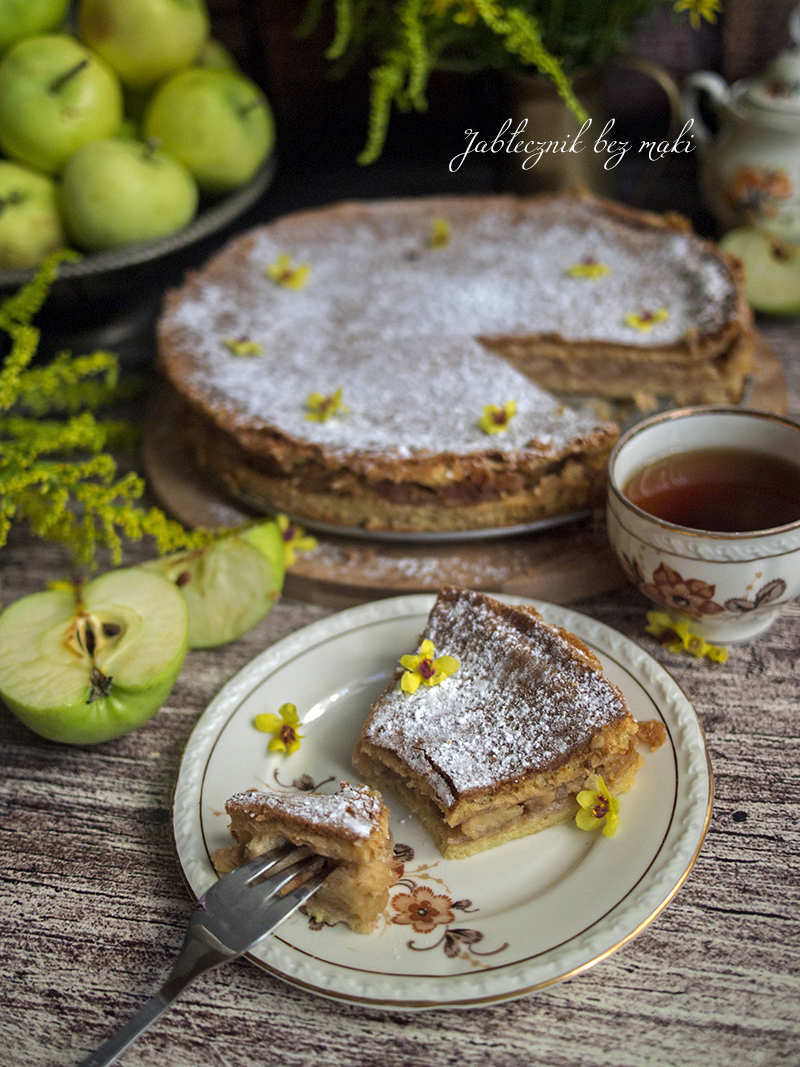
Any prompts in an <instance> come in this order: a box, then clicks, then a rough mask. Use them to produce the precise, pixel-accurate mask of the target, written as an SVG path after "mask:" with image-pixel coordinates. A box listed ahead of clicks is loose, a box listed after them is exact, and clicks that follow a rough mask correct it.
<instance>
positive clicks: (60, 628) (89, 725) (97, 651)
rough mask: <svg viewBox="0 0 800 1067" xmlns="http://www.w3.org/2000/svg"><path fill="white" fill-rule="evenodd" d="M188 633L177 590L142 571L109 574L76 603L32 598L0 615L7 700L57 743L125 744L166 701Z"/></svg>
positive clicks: (54, 594)
mask: <svg viewBox="0 0 800 1067" xmlns="http://www.w3.org/2000/svg"><path fill="white" fill-rule="evenodd" d="M188 626H189V623H188V617H187V612H186V604H185V602H184V599H183V597H182V596H180V594H179V593H178V592H177V590H176V589H175V586H174V585H172V584H171V583H170V582H167V581H165V580H164V579H163V578H162V577H161V576H160V575H158V574H148V573H147V572H145V571H142V570H141V568H139V567H130V568H126V569H123V570H116V571H109V572H108V573H107V574H104V575H102V576H101V577H100V578H96V579H95V580H94V581H92V582H90V583H89V584H88V585H87V586H86V587H85V588H84V589H83V590H82V592H81V593H80V594H79V595H76V594H74V593H72V592H64V591H54V590H53V591H48V592H43V593H33V594H32V595H31V596H26V597H23V598H22V599H21V600H17V601H16V602H15V603H13V604H12V605H11V606H10V607H8V608H6V610H5V611H4V612H3V614H2V615H0V696H2V698H3V700H5V702H6V704H7V705H8V706H9V708H10V709H11V710H12V711H13V712H14V713H15V715H17V716H18V718H20V719H21V720H22V721H23V722H24V723H25V725H26V726H29V727H30V729H31V730H33V731H34V732H35V733H37V734H40V735H41V736H42V737H47V738H50V740H52V741H65V742H67V743H68V744H75V745H85V744H92V743H94V742H96V741H109V740H111V738H114V737H120V736H122V734H126V733H129V732H130V731H131V730H135V729H136V728H137V727H139V726H141V725H142V724H143V723H145V722H147V720H148V719H150V718H152V716H153V715H154V714H155V713H156V711H158V709H159V708H160V707H161V705H162V704H163V703H164V701H165V700H166V699H167V697H168V696H169V693H170V690H171V689H172V686H173V685H174V684H175V680H176V678H177V677H178V674H179V673H180V669H181V666H182V664H183V660H184V656H185V654H186V637H187V633H188Z"/></svg>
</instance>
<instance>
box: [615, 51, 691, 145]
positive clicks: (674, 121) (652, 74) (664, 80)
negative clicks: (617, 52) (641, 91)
mask: <svg viewBox="0 0 800 1067" xmlns="http://www.w3.org/2000/svg"><path fill="white" fill-rule="evenodd" d="M616 62H617V63H618V64H619V65H620V66H621V67H627V68H628V70H637V71H638V72H639V73H640V74H645V75H647V77H648V78H652V80H653V81H654V82H655V83H656V85H658V86H660V88H661V89H662V90H663V92H664V95H665V96H666V98H667V103H668V104H669V128H668V130H667V137H668V138H670V139H672V138H673V137H675V136H677V134H678V132H679V130H680V126H681V121H682V108H681V94H680V90H679V89H678V86H677V85H676V84H675V81H674V80H673V78H672V76H671V75H670V74H668V73H667V71H666V70H664V68H663V67H660V66H659V65H658V64H657V63H651V62H650V60H649V59H642V58H641V57H640V56H621V57H619V58H618V59H617V60H616Z"/></svg>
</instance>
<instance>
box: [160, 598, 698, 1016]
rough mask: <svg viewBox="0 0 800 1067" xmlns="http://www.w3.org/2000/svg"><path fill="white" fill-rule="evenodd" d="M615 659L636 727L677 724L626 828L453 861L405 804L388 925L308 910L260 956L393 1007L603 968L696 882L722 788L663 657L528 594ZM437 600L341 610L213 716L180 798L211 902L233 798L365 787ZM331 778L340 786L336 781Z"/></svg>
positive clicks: (464, 998)
mask: <svg viewBox="0 0 800 1067" xmlns="http://www.w3.org/2000/svg"><path fill="white" fill-rule="evenodd" d="M501 599H503V600H505V601H506V602H508V603H528V604H530V603H532V604H534V606H535V607H537V608H538V609H539V611H541V613H542V614H543V615H544V617H545V618H546V619H547V620H548V621H549V622H553V623H555V624H557V625H559V626H565V627H567V628H568V629H569V630H572V631H573V632H574V633H576V634H577V635H578V636H579V637H580V638H581V639H582V640H584V641H585V642H586V643H587V644H588V645H589V646H590V647H591V648H592V649H593V650H594V651H595V652H596V653H597V655H598V656H599V657H600V659H601V661H602V663H603V666H604V669H605V671H606V673H607V675H608V677H609V678H610V679H611V680H612V681H613V682H614V683H616V684H617V685H618V686H619V687H620V688H621V689H622V691H623V693H624V694H625V697H626V699H627V701H628V704H629V706H630V708H631V711H632V712H633V715H634V717H635V718H637V719H652V718H661V719H662V720H663V722H664V724H665V726H666V730H667V743H666V744H665V745H663V746H662V747H661V748H660V749H658V750H657V751H656V752H650V751H646V752H645V765H644V767H643V768H642V769H641V770H640V772H639V774H638V775H637V778H636V783H635V785H634V787H633V789H632V790H631V792H630V793H627V794H626V795H625V796H623V797H622V807H621V812H620V826H619V829H618V830H617V833H616V834H615V836H614V837H611V838H605V837H603V836H602V835H600V834H597V833H585V832H583V831H581V830H579V829H578V828H577V827H576V826H575V824H574V823H568V824H566V825H563V826H557V827H553V828H551V829H549V830H546V831H544V832H543V833H539V834H535V835H533V836H531V837H526V838H522V839H520V840H517V841H511V842H509V843H507V844H504V845H502V846H500V847H498V848H495V849H491V850H489V851H487V852H483V853H480V854H478V855H476V856H471V857H469V858H467V859H461V860H444V859H442V857H441V856H440V854H439V853H438V852H437V850H436V849H435V847H434V846H433V844H432V842H431V841H430V839H429V838H428V836H427V834H426V833H425V831H424V830H423V829H422V827H421V826H420V825H419V823H418V822H417V820H416V819H415V818H414V817H413V816H411V815H409V814H408V812H407V811H406V810H405V809H403V807H402V805H400V804H399V802H398V801H397V800H395V799H394V798H393V797H391V796H387V797H386V798H385V799H386V801H387V803H388V804H389V807H390V808H391V809H392V819H391V828H392V831H393V833H394V838H395V842H396V848H397V852H398V858H399V859H401V860H402V861H403V865H404V867H403V875H402V878H401V879H400V881H399V882H398V884H397V885H396V886H395V887H394V888H393V890H392V893H391V897H390V902H389V908H388V909H387V912H386V915H385V917H384V919H383V920H382V922H381V925H380V927H379V929H378V931H377V932H376V933H374V934H372V935H369V936H364V935H359V934H353V933H351V932H350V931H349V930H348V929H347V928H346V927H344V926H343V925H342V924H338V925H336V926H326V927H323V928H322V929H315V928H314V927H313V924H311V923H310V922H309V920H308V918H307V917H306V916H304V915H302V914H298V915H295V916H294V917H293V918H291V919H289V920H288V921H287V922H285V923H284V924H283V925H282V926H281V927H280V928H279V929H278V931H277V932H276V933H275V934H273V935H271V936H270V937H267V938H265V939H264V940H263V941H262V942H261V943H260V944H259V946H258V947H257V950H256V951H254V952H253V953H251V958H252V959H253V961H254V962H255V963H257V964H258V965H259V966H261V967H263V968H265V969H266V970H268V971H269V972H271V973H272V974H274V975H276V976H277V977H279V978H282V979H284V980H286V981H288V982H290V983H292V984H293V985H295V986H297V987H299V988H302V989H306V990H309V991H310V992H313V993H316V994H319V995H322V996H326V997H330V998H334V999H337V1000H343V1001H347V1002H350V1003H354V1004H361V1005H367V1006H370V1007H375V1008H385V1009H393V1008H394V1009H401V1010H406V1011H407V1010H411V1009H422V1008H441V1007H453V1008H456V1007H458V1008H465V1007H474V1006H480V1005H485V1004H490V1003H493V1002H496V1001H501V1000H507V999H511V998H514V997H519V996H523V995H525V994H527V993H530V992H532V991H534V990H536V989H541V988H542V987H544V986H547V985H550V984H552V983H553V982H558V981H560V980H561V979H563V978H568V977H571V976H574V975H575V974H577V973H579V972H580V971H583V970H585V969H586V968H588V967H591V966H592V965H593V964H595V963H597V962H598V961H600V960H602V959H604V958H605V957H606V956H608V955H609V954H610V953H612V952H614V951H615V950H616V949H618V948H620V947H621V946H622V945H624V944H625V942H626V941H628V940H630V939H631V938H632V937H634V936H635V935H636V934H637V933H639V932H640V931H641V930H642V929H643V928H644V927H645V926H647V924H648V923H649V922H650V921H651V920H652V919H654V918H655V916H656V915H658V913H659V912H660V911H661V910H662V909H663V908H664V907H665V906H666V905H667V904H668V903H669V901H670V900H671V899H672V897H673V896H674V895H675V893H676V892H677V890H678V889H679V888H680V886H681V885H682V884H683V882H684V880H685V878H686V877H687V875H688V874H689V871H690V870H691V868H692V866H693V864H694V861H695V859H696V857H697V854H698V851H699V849H700V846H701V844H702V842H703V839H704V837H705V833H706V830H707V828H708V820H709V817H710V814H711V802H712V795H713V786H712V776H711V769H710V764H709V760H708V754H707V751H706V746H705V739H704V736H703V731H702V728H701V726H700V723H699V722H698V719H697V716H696V715H695V712H694V710H693V708H692V706H691V704H690V703H689V701H688V699H687V698H686V696H685V694H684V693H683V691H682V690H681V689H680V687H679V686H678V684H677V683H676V682H675V680H674V679H673V678H672V676H671V675H670V674H669V673H668V672H667V671H666V670H665V669H664V668H663V667H662V666H661V665H660V664H659V663H658V662H657V661H656V660H654V659H653V658H652V657H651V656H650V655H648V653H646V652H645V651H644V650H643V649H641V648H639V646H638V645H636V644H635V643H634V642H632V641H630V640H629V639H628V638H626V637H624V636H623V635H622V634H620V633H617V632H616V631H615V630H612V629H611V628H610V627H608V626H605V625H604V624H602V623H599V622H596V621H594V620H592V619H590V618H588V617H587V616H585V615H581V614H579V613H578V612H575V611H571V610H569V609H567V608H563V607H558V606H555V605H551V604H542V603H539V602H537V601H530V600H525V599H523V598H519V597H505V596H504V597H502V598H501ZM433 601H434V597H433V596H431V595H428V594H422V595H414V596H406V597H397V598H395V599H391V600H380V601H376V602H373V603H369V604H363V605H360V606H359V607H355V608H350V609H348V610H347V611H343V612H340V613H338V614H336V615H331V616H329V617H327V618H325V619H322V620H320V621H319V622H315V623H313V624H311V625H310V626H307V627H305V628H304V629H302V630H299V631H297V632H296V633H294V634H291V635H290V636H289V637H286V638H284V639H283V640H282V641H279V642H277V644H275V645H273V646H272V647H270V648H268V649H267V650H266V651H265V652H262V653H261V654H260V655H259V656H257V657H256V658H255V659H254V660H252V661H251V662H250V663H249V664H248V665H247V666H246V667H244V668H243V669H242V670H241V671H240V672H239V673H238V674H237V675H236V676H235V677H234V678H233V679H232V680H231V681H230V682H228V684H227V685H226V686H225V687H224V688H223V689H222V690H221V692H220V693H219V695H218V696H217V697H216V698H215V699H214V700H213V701H212V702H211V704H210V705H209V706H208V708H207V709H206V711H205V712H204V713H203V715H202V716H201V718H200V719H199V721H198V723H197V725H196V727H195V729H194V731H193V733H192V735H191V737H190V739H189V742H188V744H187V746H186V750H185V753H184V756H183V760H182V763H181V768H180V772H179V775H178V781H177V784H176V788H175V796H174V802H173V828H174V834H175V843H176V848H177V854H178V860H179V863H180V866H181V869H182V871H183V874H184V876H185V878H186V881H187V883H188V885H189V888H190V890H191V892H192V893H193V894H194V895H195V896H196V897H199V896H200V895H201V894H202V893H203V892H204V891H205V889H206V888H207V887H208V886H209V885H210V884H211V882H212V881H213V880H214V878H215V877H216V875H215V873H214V869H213V867H212V865H211V855H212V854H213V852H214V850H215V849H216V848H218V847H219V846H221V845H226V844H230V843H231V839H230V835H229V834H228V830H227V818H226V816H225V814H224V805H225V801H226V799H227V798H228V797H229V796H231V795H232V794H233V793H236V792H240V791H242V790H245V789H249V788H262V789H263V788H271V789H284V790H293V789H295V788H297V787H298V786H299V787H303V788H308V787H309V785H310V783H311V782H313V784H314V785H315V786H318V787H320V790H321V791H323V792H326V791H332V790H333V789H335V788H336V787H337V785H338V782H339V780H340V779H347V780H349V781H351V782H357V781H358V780H359V779H358V776H357V775H356V773H355V771H354V770H353V768H352V765H351V763H350V754H351V752H352V749H353V746H354V744H355V742H356V740H357V738H358V736H359V733H360V730H361V726H362V724H363V722H364V719H365V718H366V715H367V713H368V711H369V708H370V705H371V702H372V701H373V700H374V699H375V698H376V697H377V696H378V695H379V693H380V692H381V691H382V690H383V688H384V686H385V685H386V684H387V683H388V680H389V679H390V677H391V675H392V673H393V671H394V669H395V666H396V664H397V661H398V658H399V657H400V656H401V655H403V654H404V653H405V652H409V651H412V650H413V647H414V645H415V643H416V641H417V638H418V635H419V634H420V633H421V631H422V629H423V627H424V625H425V621H426V619H427V616H428V613H429V611H430V608H431V606H432V604H433ZM286 702H291V703H293V704H296V705H297V709H298V712H299V714H300V718H301V721H302V722H303V731H302V732H303V733H304V735H305V737H304V740H303V742H302V745H301V748H300V750H299V751H298V752H296V753H295V754H294V755H292V756H290V757H286V756H283V755H281V754H279V753H271V752H268V750H267V744H268V741H269V738H268V737H267V735H265V734H263V733H259V732H258V731H257V730H256V729H255V727H254V725H253V720H254V718H255V716H256V715H257V714H258V713H259V712H261V711H275V710H277V708H278V707H279V706H280V705H281V704H283V703H286ZM321 783H325V784H321Z"/></svg>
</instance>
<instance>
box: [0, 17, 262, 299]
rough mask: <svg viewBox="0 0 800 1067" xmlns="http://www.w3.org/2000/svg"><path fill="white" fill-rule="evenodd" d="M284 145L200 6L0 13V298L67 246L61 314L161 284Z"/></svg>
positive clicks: (251, 188)
mask: <svg viewBox="0 0 800 1067" xmlns="http://www.w3.org/2000/svg"><path fill="white" fill-rule="evenodd" d="M274 141H275V131H274V122H273V117H272V112H271V109H270V105H269V103H268V101H267V99H266V98H265V96H264V94H263V92H262V91H261V89H260V88H259V87H258V86H257V85H256V84H255V83H254V82H253V81H251V80H250V79H249V78H248V77H246V76H245V75H244V74H243V73H242V72H241V71H240V70H239V68H238V67H237V65H236V63H235V60H234V59H233V58H232V57H231V55H230V53H228V52H227V50H226V49H225V48H224V47H223V46H222V45H221V44H220V43H219V42H217V41H216V40H214V39H213V38H212V37H211V36H210V19H209V15H208V11H207V9H206V5H205V0H77V2H76V3H70V0H24V2H23V0H15V2H13V3H8V4H4V5H0V294H2V292H4V291H11V290H16V289H18V288H19V287H20V285H23V284H25V283H26V282H27V281H29V280H30V279H31V278H32V277H33V276H34V274H35V271H36V268H37V267H38V265H39V264H40V263H41V262H42V261H43V260H44V259H45V258H47V256H49V255H50V254H52V253H53V252H55V251H56V250H59V249H62V248H67V249H70V250H71V251H72V252H73V253H74V255H73V256H71V257H70V258H69V259H68V260H66V261H65V262H63V263H62V264H61V266H60V268H59V278H58V281H57V282H56V285H55V286H54V288H53V290H52V292H51V297H50V298H49V301H48V303H55V304H57V305H59V306H60V309H63V307H64V306H65V305H73V306H74V305H75V303H76V298H77V301H78V302H79V303H81V304H82V305H83V309H84V312H85V310H86V304H87V302H88V301H92V300H104V299H111V300H124V299H125V297H126V296H127V297H128V298H130V297H131V296H132V295H133V294H138V295H141V292H142V291H143V290H146V289H147V288H149V287H150V284H151V283H152V285H153V287H155V288H158V287H161V288H163V285H164V284H165V282H166V283H168V282H169V281H170V276H169V273H168V271H169V267H170V265H175V266H176V268H177V269H178V270H180V269H181V267H182V266H183V265H184V264H185V259H186V257H185V253H186V251H187V250H188V249H192V248H196V247H198V246H201V245H202V242H204V241H205V240H206V239H211V238H213V237H214V236H215V235H219V234H220V233H221V232H222V231H224V230H225V228H226V227H228V226H230V225H231V224H232V223H234V222H235V221H236V220H237V219H239V218H240V217H241V216H242V215H243V214H244V213H245V212H246V211H247V210H248V209H249V208H251V207H252V206H253V205H254V204H256V202H257V201H258V200H259V199H260V198H261V196H262V195H263V193H264V192H265V190H266V189H267V187H268V186H269V184H270V182H271V180H272V177H273V173H274V155H273V149H274Z"/></svg>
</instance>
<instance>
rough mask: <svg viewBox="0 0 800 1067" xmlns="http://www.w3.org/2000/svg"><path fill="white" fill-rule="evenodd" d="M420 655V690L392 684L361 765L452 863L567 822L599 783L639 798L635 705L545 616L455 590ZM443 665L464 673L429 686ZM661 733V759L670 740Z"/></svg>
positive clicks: (361, 749) (438, 608) (657, 738)
mask: <svg viewBox="0 0 800 1067" xmlns="http://www.w3.org/2000/svg"><path fill="white" fill-rule="evenodd" d="M424 642H430V643H432V645H433V649H431V645H430V644H427V645H426V644H424ZM418 655H421V656H422V660H421V662H420V663H419V665H418V667H417V673H419V674H420V677H421V682H418V683H417V687H416V688H415V689H414V691H413V692H408V691H406V690H405V689H404V688H403V685H402V676H401V677H400V678H399V679H398V678H396V679H395V680H394V681H393V682H392V684H391V685H390V686H389V688H388V689H387V690H386V692H385V693H384V694H383V695H382V696H381V697H380V699H379V700H378V701H377V702H376V703H375V704H374V706H373V708H372V711H371V713H370V715H369V718H368V719H367V721H366V723H365V725H364V728H363V731H362V734H361V738H360V740H359V741H358V743H357V745H356V748H355V752H354V755H353V762H354V764H355V766H356V768H357V769H358V771H359V773H360V774H361V775H362V777H363V778H364V779H365V780H366V781H367V782H370V783H371V784H372V785H374V786H376V787H380V788H382V789H383V788H386V789H389V790H391V791H393V792H394V793H395V794H396V795H397V796H399V797H400V799H401V800H402V801H403V802H404V804H405V805H406V806H407V807H408V808H409V809H410V810H411V811H413V812H414V813H415V814H417V815H418V816H419V818H420V819H421V820H422V822H423V823H424V825H425V827H426V828H427V830H428V831H429V833H430V834H431V836H432V837H433V839H434V841H435V842H436V844H437V846H438V848H439V850H440V851H441V852H442V854H443V855H444V856H445V857H447V858H451V859H457V858H460V857H464V856H469V855H471V854H472V853H475V852H480V851H482V850H483V849H487V848H492V847H494V846H495V845H499V844H501V843H502V842H504V841H509V840H512V839H513V838H516V837H522V836H524V835H526V834H531V833H535V832H536V831H538V830H543V829H545V827H548V826H553V825H555V824H557V823H561V822H566V821H567V820H569V819H571V818H573V817H574V815H575V813H576V812H577V811H578V802H577V800H576V795H577V794H578V792H579V791H581V790H582V789H596V788H597V779H598V776H601V777H602V778H603V780H604V781H605V784H606V786H607V788H608V790H609V791H610V792H611V794H618V793H624V792H626V791H627V790H628V789H630V787H631V785H632V784H633V780H634V776H635V774H636V772H637V770H638V769H639V767H640V766H641V765H642V763H643V760H642V756H641V755H640V754H639V752H638V751H637V749H636V743H637V739H639V728H638V725H637V723H636V721H635V720H634V718H633V716H632V715H631V713H630V711H629V709H628V706H627V704H626V702H625V698H624V696H623V695H622V693H621V692H620V690H619V689H618V688H617V687H616V686H615V685H613V684H612V683H611V682H610V681H609V680H608V679H607V678H606V677H605V676H604V674H603V671H602V667H601V664H600V662H599V660H598V659H597V657H596V656H595V655H594V653H593V652H592V651H591V650H590V649H589V648H587V647H586V645H585V644H584V643H583V642H582V641H580V640H579V639H578V638H577V637H576V636H575V635H574V634H571V633H569V632H567V631H566V630H563V629H560V628H559V627H556V626H552V625H550V624H549V623H547V622H545V621H544V620H543V619H542V617H541V615H539V613H538V612H537V611H536V610H535V609H534V608H533V607H529V606H510V605H507V604H503V603H501V602H499V601H497V600H494V599H493V598H491V597H488V596H484V595H482V594H480V593H475V592H470V591H467V590H463V589H454V588H444V589H442V590H441V592H440V593H439V596H438V598H437V600H436V603H435V604H434V607H433V610H432V611H431V614H430V617H429V619H428V623H427V626H426V628H425V633H424V634H423V637H422V641H421V643H420V646H419V648H418ZM426 656H427V659H426ZM439 657H450V659H446V660H444V661H443V664H442V666H443V668H444V669H443V673H446V672H448V671H451V670H452V667H453V664H452V660H453V659H454V660H456V661H458V668H457V670H455V671H454V672H453V673H450V675H449V677H444V678H443V679H442V681H441V683H440V684H436V685H430V684H425V682H426V681H428V682H429V681H430V672H431V671H432V670H434V669H435V668H436V666H437V664H436V660H437V659H438V658H439ZM404 658H405V657H404ZM417 658H418V657H412V660H411V662H412V663H413V662H414V661H415V660H416V659H417ZM407 662H408V661H407ZM407 673H409V672H407ZM407 688H414V686H413V684H412V685H407ZM652 727H653V728H652V729H650V726H648V732H647V737H646V740H647V742H648V743H650V744H651V746H653V747H657V745H658V744H659V743H660V742H661V741H662V740H663V738H664V730H663V726H662V725H661V724H652ZM659 727H660V729H659Z"/></svg>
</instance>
